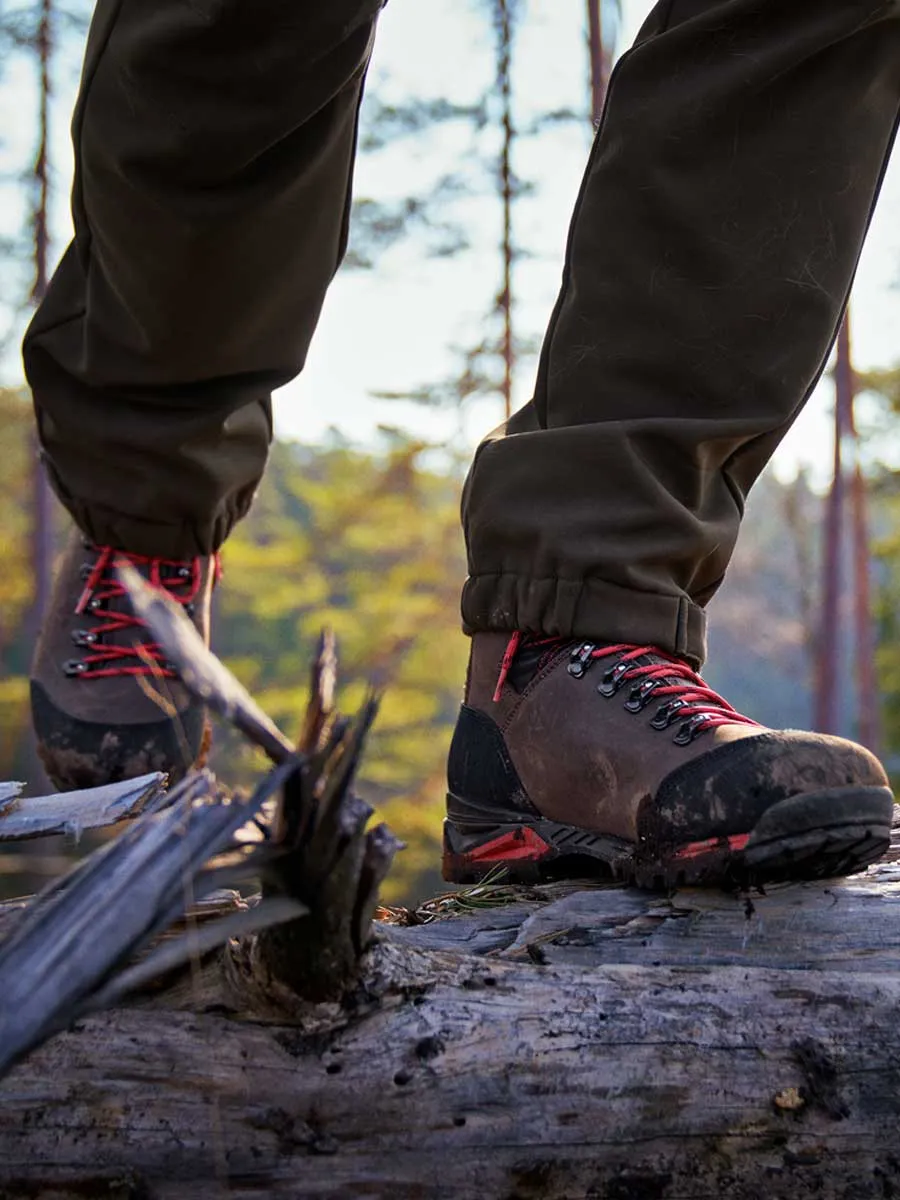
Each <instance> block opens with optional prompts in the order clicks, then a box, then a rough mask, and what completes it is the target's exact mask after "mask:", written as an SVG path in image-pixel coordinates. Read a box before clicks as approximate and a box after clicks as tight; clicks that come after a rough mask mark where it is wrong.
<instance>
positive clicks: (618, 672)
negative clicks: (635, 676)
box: [597, 662, 631, 698]
mask: <svg viewBox="0 0 900 1200" xmlns="http://www.w3.org/2000/svg"><path fill="white" fill-rule="evenodd" d="M630 670H631V663H630V662H620V663H617V664H616V665H615V666H614V667H610V668H609V670H608V671H606V672H605V673H604V676H603V678H602V679H601V681H600V683H599V684H598V686H597V691H598V692H599V693H600V695H601V696H606V697H607V698H609V697H610V696H614V695H615V694H616V692H617V691H618V690H619V688H620V687H621V686H622V684H623V683H624V682H625V679H626V676H627V675H628V672H629V671H630Z"/></svg>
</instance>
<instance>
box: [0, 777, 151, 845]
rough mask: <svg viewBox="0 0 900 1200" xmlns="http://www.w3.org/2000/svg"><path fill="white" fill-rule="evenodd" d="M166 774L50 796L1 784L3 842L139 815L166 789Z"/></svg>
mask: <svg viewBox="0 0 900 1200" xmlns="http://www.w3.org/2000/svg"><path fill="white" fill-rule="evenodd" d="M165 778H166V777H165V775H162V774H161V773H160V772H159V771H155V772H153V773H151V774H149V775H140V776H138V777H137V778H135V779H127V780H124V781H123V782H121V783H110V784H108V785H107V786H106V787H99V788H90V789H89V790H87V791H80V792H57V793H54V794H53V795H51V796H22V795H20V792H21V790H22V784H16V783H0V842H20V841H23V840H25V839H27V838H35V837H48V836H50V835H51V834H66V835H68V836H69V837H74V838H77V837H78V836H79V835H80V834H81V833H82V832H84V830H86V829H101V828H103V827H105V826H108V825H115V824H116V823H117V822H119V821H122V820H125V819H126V818H128V817H136V816H138V815H139V814H140V813H141V812H143V811H144V809H145V808H146V807H147V805H149V804H152V803H153V802H154V801H155V800H158V799H159V798H160V797H161V796H162V795H163V791H164V785H165Z"/></svg>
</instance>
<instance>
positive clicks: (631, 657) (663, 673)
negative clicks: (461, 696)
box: [494, 633, 760, 741]
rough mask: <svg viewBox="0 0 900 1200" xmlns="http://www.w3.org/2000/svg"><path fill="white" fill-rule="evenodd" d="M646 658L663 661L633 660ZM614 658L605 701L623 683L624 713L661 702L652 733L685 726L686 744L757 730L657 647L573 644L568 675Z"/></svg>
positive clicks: (545, 642)
mask: <svg viewBox="0 0 900 1200" xmlns="http://www.w3.org/2000/svg"><path fill="white" fill-rule="evenodd" d="M523 636H524V635H523V634H522V633H514V634H512V636H511V637H510V639H509V642H508V643H507V646H506V652H505V653H504V655H503V662H502V663H501V666H500V675H499V677H498V679H497V687H496V690H495V691H494V701H495V702H497V701H499V700H500V698H501V696H502V694H503V685H504V684H505V683H506V678H507V676H508V675H509V672H510V668H511V667H512V664H513V660H514V659H515V657H516V654H517V653H518V651H519V648H520V646H521V645H522V639H523ZM568 644H571V641H570V639H567V638H542V639H531V638H529V639H528V645H529V646H546V647H549V646H551V645H556V646H562V645H568ZM645 655H653V656H654V657H655V658H661V659H663V661H662V662H651V663H641V662H639V661H638V660H639V659H641V658H643V657H644V656H645ZM613 656H617V657H618V661H617V662H616V663H615V664H614V665H613V666H612V667H611V668H609V669H608V670H607V671H606V673H605V674H604V676H603V682H602V683H601V685H600V686H601V691H603V694H604V695H607V696H612V695H614V694H615V693H616V692H617V691H618V690H619V688H620V687H622V686H623V685H624V684H626V683H630V684H631V685H632V696H631V697H630V698H629V701H628V707H629V708H630V709H631V711H633V712H640V711H641V710H642V709H643V708H644V707H645V706H646V705H647V704H649V703H650V702H651V701H656V700H662V701H663V703H662V706H661V708H660V709H658V710H657V713H656V716H655V717H654V718H653V721H652V722H651V724H653V726H654V728H657V729H664V728H666V727H667V726H669V725H670V724H672V723H673V722H675V721H683V722H685V723H686V727H687V728H686V735H685V738H684V739H679V740H686V741H691V740H693V738H694V737H696V736H697V735H698V734H700V733H704V732H705V731H706V730H707V729H714V728H715V727H716V726H717V725H752V726H754V727H756V728H759V727H760V726H759V722H758V721H754V720H753V718H752V717H745V716H744V714H743V713H740V712H738V711H737V709H736V708H734V707H733V706H732V705H731V704H729V703H728V701H727V700H726V699H725V698H724V697H723V696H720V695H719V693H718V692H714V691H713V690H712V688H710V687H707V686H706V684H705V683H704V682H703V680H702V679H701V677H700V676H699V675H698V674H697V672H696V671H694V670H693V669H692V668H691V667H690V666H688V664H687V663H686V662H684V661H683V660H682V659H680V658H675V657H674V656H673V655H671V654H669V653H667V652H666V651H665V650H661V649H660V648H659V646H631V645H628V644H627V643H624V642H623V643H619V644H616V645H609V646H606V645H601V646H595V645H594V644H593V643H591V642H582V643H579V644H576V646H575V648H574V649H573V651H572V655H571V661H570V664H569V669H570V671H571V673H572V674H577V675H581V674H584V672H585V671H586V670H587V668H588V667H589V666H590V664H591V663H592V662H595V661H597V660H598V659H604V658H611V657H613Z"/></svg>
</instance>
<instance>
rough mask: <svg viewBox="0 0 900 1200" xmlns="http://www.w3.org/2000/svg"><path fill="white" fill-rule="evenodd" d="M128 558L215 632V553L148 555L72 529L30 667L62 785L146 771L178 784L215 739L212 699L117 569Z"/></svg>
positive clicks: (41, 742)
mask: <svg viewBox="0 0 900 1200" xmlns="http://www.w3.org/2000/svg"><path fill="white" fill-rule="evenodd" d="M123 560H124V561H126V562H129V563H131V565H132V566H134V567H135V568H136V569H137V570H138V571H139V572H140V573H141V575H143V576H144V578H145V579H147V580H148V581H149V582H150V583H152V584H154V585H155V586H157V587H161V588H164V589H165V591H166V592H168V594H169V595H170V596H171V597H172V598H173V599H174V600H177V601H178V602H179V603H180V604H182V605H184V609H185V611H186V612H187V613H188V615H189V616H190V617H191V618H192V619H193V621H194V624H195V625H196V626H197V629H198V630H199V631H200V633H201V635H202V636H203V637H204V639H206V640H207V641H208V639H209V607H210V597H211V594H212V588H213V583H214V580H215V575H216V569H217V568H216V560H215V559H214V558H195V559H186V560H185V561H183V562H175V561H172V560H169V559H164V558H146V557H143V556H141V555H137V554H123V553H121V552H119V551H116V550H113V549H112V548H111V547H110V546H94V545H93V544H92V543H91V542H89V541H87V540H85V539H83V538H82V536H81V535H80V534H79V533H77V532H76V533H74V534H73V535H72V537H71V538H70V540H69V543H68V546H67V548H66V551H65V554H64V557H63V561H62V564H61V566H60V569H59V572H58V574H57V576H56V581H55V584H54V588H53V595H52V598H51V601H50V605H49V608H48V611H47V613H46V615H45V617H44V623H43V628H42V630H41V634H40V637H39V639H38V644H37V649H36V651H35V656H34V661H33V663H32V668H31V713H32V721H33V724H34V730H35V734H36V735H37V743H38V754H39V755H40V757H41V761H42V762H43V764H44V768H45V769H46V771H47V774H48V775H49V777H50V779H51V780H52V781H53V783H54V785H55V786H56V787H58V788H60V789H61V790H64V791H65V790H68V789H70V788H85V787H98V786H100V785H101V784H104V783H112V782H114V781H115V780H118V779H129V778H132V777H133V776H136V775H143V774H146V773H147V772H149V771H165V772H166V773H167V774H168V776H169V781H170V782H174V781H175V780H177V779H179V778H180V777H181V776H182V775H183V774H184V773H185V772H186V771H187V770H188V769H189V768H190V767H191V766H193V765H195V764H197V763H198V761H199V760H201V759H202V758H203V757H204V756H205V751H206V748H207V746H208V741H209V726H208V721H207V716H206V710H205V707H204V706H203V705H202V704H200V703H199V702H198V701H196V700H194V699H193V698H192V697H191V696H190V695H189V694H188V692H187V691H186V690H185V688H184V687H183V685H182V684H180V683H179V682H178V680H177V677H176V675H175V672H174V670H173V669H172V667H171V666H170V665H169V664H168V663H167V662H166V661H165V658H164V656H163V654H162V651H161V649H160V648H159V646H158V645H156V644H155V643H154V642H153V640H152V638H151V637H150V634H149V633H148V631H147V628H146V626H145V625H144V624H143V623H142V622H141V621H139V620H138V619H137V617H135V616H134V615H133V613H132V611H131V606H130V603H129V601H128V598H127V596H126V595H125V592H124V590H123V588H122V586H121V585H120V583H119V582H118V580H117V578H116V575H115V564H116V563H117V562H119V561H123Z"/></svg>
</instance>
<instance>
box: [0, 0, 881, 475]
mask: <svg viewBox="0 0 900 1200" xmlns="http://www.w3.org/2000/svg"><path fill="white" fill-rule="evenodd" d="M649 9H650V4H649V3H647V2H646V0H624V4H623V10H624V11H623V23H622V29H621V31H620V37H619V41H618V47H619V49H623V48H625V46H627V45H628V44H629V43H630V41H631V40H632V38H633V36H634V33H635V31H636V30H637V28H638V27H639V25H640V23H641V22H642V20H643V19H644V17H645V16H646V14H647V12H648V11H649ZM525 13H526V19H525V20H524V21H523V23H522V26H521V29H520V33H519V37H518V41H517V44H516V57H515V105H516V118H517V122H518V124H519V125H520V126H521V127H523V128H525V127H527V126H528V124H529V122H530V121H531V120H532V119H533V118H534V117H535V116H536V115H538V114H539V113H540V111H542V110H550V109H554V108H562V107H569V108H572V109H576V110H577V111H579V112H581V111H586V109H587V103H588V96H587V59H586V50H585V45H584V27H583V22H584V4H583V0H528V3H527V5H526V8H525ZM77 57H78V56H77V53H76V51H75V50H74V49H73V50H69V51H68V52H66V54H65V55H64V61H63V63H62V69H61V78H60V82H59V84H58V86H57V93H56V98H55V104H54V110H53V138H52V145H53V155H54V160H55V164H56V171H55V179H54V185H55V199H54V221H53V232H54V252H55V254H56V255H58V254H59V253H61V251H62V249H63V248H64V245H65V242H66V240H67V238H68V236H69V225H68V204H67V193H68V188H69V183H70V178H71V151H70V148H69V144H68V121H69V110H70V109H71V105H72V102H73V96H74V88H75V83H76V80H77V70H78V66H77ZM492 70H493V62H492V49H491V41H490V34H489V30H488V27H487V26H486V25H485V23H484V20H483V18H482V17H480V16H478V15H477V13H476V12H475V11H474V6H473V5H472V4H471V3H463V2H461V0H427V3H423V0H391V2H390V3H389V4H388V5H387V8H386V9H385V11H384V13H383V16H382V20H381V26H380V29H379V37H378V41H377V44H376V51H375V59H374V62H373V67H372V71H371V81H372V82H371V90H372V91H373V92H374V91H376V90H377V91H378V92H379V94H380V95H382V96H386V97H390V96H398V97H399V96H402V95H404V94H409V93H414V94H417V95H420V96H423V97H440V96H443V97H446V98H448V99H451V100H456V101H459V102H466V101H467V100H472V99H474V98H475V97H476V96H477V95H478V94H479V93H480V92H481V91H482V90H483V88H484V87H485V85H486V84H487V83H488V82H489V80H490V78H491V74H492ZM538 85H539V86H538ZM33 102H34V91H33V84H32V81H31V78H30V75H29V72H28V70H27V69H26V67H25V65H24V64H19V65H16V64H13V65H12V66H11V67H10V69H9V70H8V71H7V73H6V80H5V83H4V85H3V86H2V88H0V112H3V113H7V114H10V113H12V114H15V115H16V116H17V118H19V117H20V115H21V114H22V113H23V112H28V111H29V108H32V107H33ZM33 132H34V123H33V122H32V121H31V120H30V119H24V120H23V119H17V120H16V122H15V123H14V124H13V123H11V122H9V121H4V122H3V123H2V127H0V133H2V136H3V146H2V148H0V178H2V176H3V173H4V172H7V173H8V172H10V171H12V170H17V169H21V167H22V165H23V164H24V163H27V161H28V157H29V155H30V153H31V143H30V139H31V137H32V136H33ZM590 133H591V130H590V125H589V122H588V121H587V119H585V121H584V123H583V124H574V123H570V124H568V125H561V126H558V127H551V128H550V129H549V131H548V132H545V133H543V134H541V135H540V136H538V137H534V138H522V139H521V140H520V143H519V147H518V152H517V158H516V163H515V166H516V169H517V171H518V173H519V174H520V175H521V176H522V177H523V178H524V179H526V180H528V181H529V182H530V183H531V184H533V185H534V191H533V193H532V194H531V195H529V196H528V197H527V198H526V199H525V200H523V201H522V202H521V203H520V205H519V206H518V213H517V218H516V219H517V225H516V228H515V236H516V240H517V242H518V245H519V247H520V248H521V249H522V251H523V252H525V253H523V254H522V256H521V257H520V259H519V260H518V262H517V266H516V278H515V290H516V295H517V308H516V322H517V327H518V329H519V332H520V333H522V334H525V335H528V336H530V337H531V338H532V339H535V341H536V342H537V341H539V338H540V334H541V332H542V329H543V326H544V324H545V322H546V320H547V318H548V316H549V313H550V310H551V308H552V305H553V302H554V299H555V296H556V291H557V287H558V283H559V275H560V271H561V268H562V260H563V253H564V248H565V239H566V232H567V226H568V220H569V214H570V212H571V209H572V205H573V203H574V199H575V195H576V192H577V189H578V185H579V182H580V178H581V173H582V170H583V167H584V164H585V160H586V157H587V153H588V149H589V142H590ZM490 137H491V134H490V133H487V134H482V135H481V141H480V143H479V145H480V146H481V148H482V149H483V150H484V149H486V150H491V149H492V144H491V142H490ZM493 148H495V147H493ZM471 155H472V142H471V134H470V133H468V132H466V131H465V130H463V129H460V128H438V129H437V130H435V132H434V134H433V135H429V136H428V137H426V138H424V139H417V140H409V141H406V142H404V143H403V144H402V145H399V146H397V147H395V148H393V149H391V150H389V151H385V152H383V153H380V154H375V155H366V156H362V157H361V159H360V161H359V164H358V169H357V178H356V192H357V195H373V196H377V197H379V198H381V199H386V198H390V197H391V196H396V197H399V196H400V195H402V194H405V193H408V192H409V191H410V190H415V189H416V188H417V187H421V188H422V190H423V192H424V191H426V190H427V187H428V184H429V182H431V181H433V180H435V179H436V178H438V177H439V176H440V175H441V174H443V173H446V172H448V171H450V170H456V169H458V170H461V171H463V172H464V173H466V172H468V175H469V177H470V178H474V174H473V172H474V168H473V167H472V165H471ZM898 159H900V155H895V157H894V162H893V164H892V166H891V167H890V168H889V171H888V175H887V178H886V180H885V185H884V189H883V193H882V199H881V201H880V203H879V206H878V209H877V211H876V214H875V218H874V220H873V223H872V228H871V231H870V235H869V239H868V243H867V246H866V250H865V252H864V255H863V259H862V262H861V264H860V269H859V273H858V277H857V283H856V288H855V291H854V298H853V330H854V354H855V360H856V365H857V366H858V367H860V368H867V367H872V366H886V365H890V364H892V363H894V362H896V361H898V360H900V335H898V330H900V291H898V290H897V289H896V287H895V286H894V285H895V281H897V280H900V161H898ZM450 207H451V208H452V215H453V216H454V217H455V218H456V219H458V220H459V221H461V222H462V223H463V224H464V225H465V227H466V230H467V233H468V236H469V239H470V241H471V244H472V251H473V252H472V253H470V254H465V255H461V256H458V257H456V258H429V257H427V256H425V255H424V254H423V252H422V249H421V245H420V244H419V243H418V241H417V239H415V238H410V239H408V240H407V241H406V242H405V243H403V244H401V245H400V246H398V247H395V248H393V249H391V250H390V251H388V252H386V253H385V255H384V258H383V261H380V262H379V264H378V268H377V270H374V271H369V272H360V271H351V270H345V271H342V272H340V273H339V275H338V277H337V278H336V280H335V281H334V283H333V285H332V288H331V290H330V292H329V296H328V298H327V300H326V304H325V309H324V311H323V315H322V319H321V322H320V325H319V329H318V331H317V336H316V339H315V341H314V343H313V347H312V350H311V352H310V356H309V360H308V363H307V367H306V369H305V371H304V372H303V374H302V375H301V377H300V378H299V379H298V380H296V381H294V382H293V383H291V384H289V385H288V386H287V387H285V388H284V389H282V391H281V393H280V394H279V395H278V396H277V397H276V420H277V428H278V430H279V431H280V433H281V434H282V435H285V436H288V437H294V438H298V439H301V440H304V441H318V440H320V439H322V438H324V437H326V436H327V435H328V433H329V430H337V431H338V432H339V433H340V434H341V435H342V436H343V437H346V438H348V439H350V440H352V441H355V442H363V443H365V442H369V441H371V440H372V439H373V438H375V437H376V436H377V431H378V428H379V426H382V425H388V426H396V427H401V428H403V429H404V430H407V431H408V432H410V433H413V434H414V435H416V436H419V437H422V438H423V439H425V440H427V441H430V442H435V443H444V442H448V441H449V442H451V443H452V444H453V445H454V447H456V448H457V449H462V450H466V449H469V448H471V447H474V445H475V444H476V443H477V441H478V440H479V438H480V437H481V436H482V435H483V434H484V433H485V432H487V431H488V430H489V429H491V428H493V427H494V426H495V425H496V424H497V423H498V422H499V420H500V418H501V416H502V411H501V409H500V403H499V401H498V400H497V399H496V398H490V399H488V400H484V401H481V402H475V403H471V404H469V405H467V406H466V407H464V408H463V409H462V410H459V409H457V408H454V409H453V410H452V411H447V410H445V411H435V410H433V409H430V408H423V407H422V406H419V405H415V404H412V403H406V402H401V401H396V400H380V401H379V400H378V399H376V398H374V397H373V393H374V392H379V391H381V392H398V391H399V392H402V391H404V390H413V389H417V388H421V387H422V386H423V385H425V384H427V383H428V382H429V381H432V380H435V379H442V378H444V377H446V376H448V375H449V374H450V373H451V372H452V371H453V368H454V364H455V363H456V362H457V361H458V359H457V358H456V356H455V354H454V347H465V346H467V345H471V344H472V342H473V341H475V340H477V339H478V337H479V336H481V332H482V330H483V325H484V320H485V316H484V314H485V313H486V312H487V311H488V309H489V308H490V306H491V302H492V298H493V297H494V296H495V295H496V292H497V290H498V284H499V277H498V271H499V266H498V262H497V254H496V245H497V237H498V231H499V212H498V208H497V203H496V200H495V198H494V197H493V196H492V195H491V194H490V191H489V189H488V188H484V189H483V194H481V195H476V196H475V197H474V198H470V199H466V200H461V201H459V202H456V203H455V204H452V205H451V206H450ZM22 215H23V214H22V208H21V199H20V198H19V197H18V196H17V193H16V190H15V189H14V188H13V187H12V186H10V185H9V184H7V185H6V186H5V187H4V186H3V185H2V184H0V236H2V234H3V233H7V234H8V233H12V232H14V231H15V230H16V228H17V227H18V226H19V225H20V224H21V220H22ZM20 324H21V322H20ZM0 370H2V373H3V376H4V378H5V379H6V380H7V381H16V380H17V379H18V378H20V377H21V376H20V368H19V365H18V357H17V354H16V352H15V349H11V350H10V351H9V352H8V353H7V355H6V357H5V359H4V360H3V362H2V363H0ZM534 370H535V360H534V358H533V357H529V356H525V357H523V358H522V359H521V361H520V362H519V364H518V370H517V376H516V380H515V403H516V406H518V405H519V404H521V403H524V402H525V401H526V400H527V399H528V397H529V394H530V388H531V386H532V382H533V378H534ZM830 404H831V388H830V385H829V384H828V382H827V380H826V381H825V382H824V383H823V384H822V385H820V388H819V389H818V391H817V393H816V394H815V396H814V397H813V398H812V399H811V401H810V403H809V405H808V406H807V409H806V411H805V413H804V414H803V415H802V416H801V417H800V419H799V420H798V422H797V424H796V425H795V427H794V429H793V431H792V432H791V433H790V434H789V435H788V438H787V439H786V441H785V443H784V444H783V445H782V447H781V449H780V450H779V452H778V454H777V457H776V461H775V464H774V465H775V469H776V470H777V472H778V474H779V475H781V476H782V477H790V476H791V475H792V474H793V473H794V472H795V471H796V469H797V467H798V466H799V465H803V466H808V467H810V468H812V471H813V477H814V478H818V479H820V480H823V479H824V478H825V472H826V469H827V464H828V461H829V458H830V424H829V406H830Z"/></svg>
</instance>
